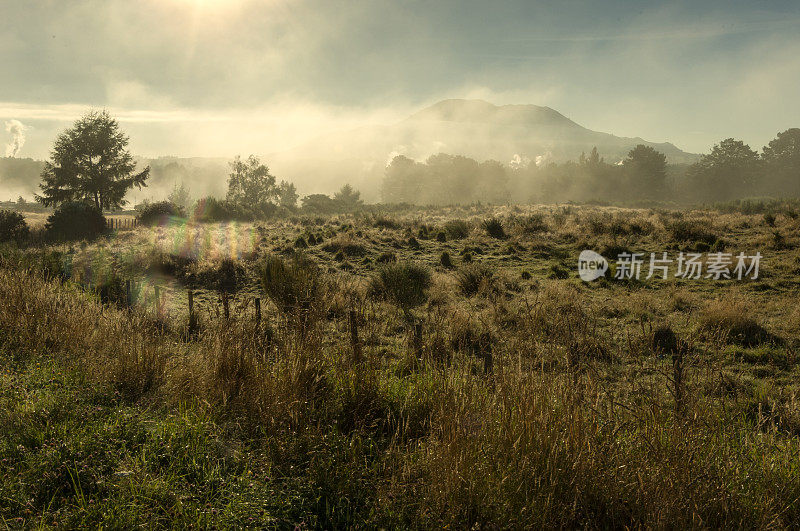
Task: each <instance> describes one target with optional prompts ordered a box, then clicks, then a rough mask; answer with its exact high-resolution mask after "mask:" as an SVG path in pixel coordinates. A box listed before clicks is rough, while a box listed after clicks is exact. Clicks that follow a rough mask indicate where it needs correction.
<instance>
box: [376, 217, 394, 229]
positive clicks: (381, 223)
mask: <svg viewBox="0 0 800 531" xmlns="http://www.w3.org/2000/svg"><path fill="white" fill-rule="evenodd" d="M372 226H373V227H375V228H379V229H399V228H400V224H399V223H398V222H397V221H395V220H393V219H392V218H387V217H386V216H376V217H375V219H374V220H373V222H372Z"/></svg>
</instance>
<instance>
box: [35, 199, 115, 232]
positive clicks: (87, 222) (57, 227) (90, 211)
mask: <svg viewBox="0 0 800 531" xmlns="http://www.w3.org/2000/svg"><path fill="white" fill-rule="evenodd" d="M105 230H106V218H104V217H103V213H102V212H100V209H98V208H97V207H96V206H94V205H92V204H90V203H84V202H81V201H75V202H70V203H64V204H62V205H61V206H59V207H58V208H56V209H55V211H54V212H53V213H52V214H50V216H49V217H48V218H47V223H46V224H45V231H46V234H47V236H48V237H49V238H51V239H54V240H83V239H87V240H89V239H93V238H96V237H97V236H99V235H101V234H103V232H105Z"/></svg>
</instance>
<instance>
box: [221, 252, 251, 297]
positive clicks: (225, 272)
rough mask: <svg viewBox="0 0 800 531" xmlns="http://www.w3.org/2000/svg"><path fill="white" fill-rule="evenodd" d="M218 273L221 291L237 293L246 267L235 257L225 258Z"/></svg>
mask: <svg viewBox="0 0 800 531" xmlns="http://www.w3.org/2000/svg"><path fill="white" fill-rule="evenodd" d="M216 273H217V290H218V291H219V292H220V293H235V292H236V289H237V288H238V286H239V284H241V280H242V279H243V277H244V275H245V273H244V268H243V267H242V266H241V265H240V264H239V262H237V261H236V260H234V259H233V258H223V259H222V262H220V264H219V267H218V268H217V271H216Z"/></svg>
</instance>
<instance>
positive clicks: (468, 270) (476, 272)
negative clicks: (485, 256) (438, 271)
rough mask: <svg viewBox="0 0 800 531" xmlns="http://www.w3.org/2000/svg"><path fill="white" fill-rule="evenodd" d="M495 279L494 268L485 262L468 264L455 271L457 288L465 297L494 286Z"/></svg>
mask: <svg viewBox="0 0 800 531" xmlns="http://www.w3.org/2000/svg"><path fill="white" fill-rule="evenodd" d="M495 280H496V279H495V273H494V269H492V268H491V267H490V266H488V265H486V264H480V263H479V264H470V265H468V266H465V267H462V268H461V269H460V270H458V271H457V272H456V282H458V288H459V289H460V290H461V293H463V294H464V295H465V296H467V297H471V296H473V295H475V294H477V293H478V292H479V291H482V290H484V289H489V288H492V287H494V283H495Z"/></svg>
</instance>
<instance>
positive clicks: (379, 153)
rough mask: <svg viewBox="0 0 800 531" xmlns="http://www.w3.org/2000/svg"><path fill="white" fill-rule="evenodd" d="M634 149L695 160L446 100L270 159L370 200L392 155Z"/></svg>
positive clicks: (562, 121) (539, 112) (552, 154)
mask: <svg viewBox="0 0 800 531" xmlns="http://www.w3.org/2000/svg"><path fill="white" fill-rule="evenodd" d="M637 144H645V145H648V146H652V147H653V148H655V149H657V150H658V151H661V152H662V153H664V154H665V155H666V156H667V161H668V162H669V163H671V164H675V163H689V162H694V161H696V160H697V159H698V158H699V156H698V155H696V154H692V153H687V152H685V151H682V150H680V149H679V148H677V147H676V146H674V145H673V144H670V143H655V142H648V141H646V140H643V139H642V138H638V137H637V138H627V137H619V136H615V135H612V134H609V133H602V132H598V131H592V130H590V129H587V128H585V127H583V126H581V125H579V124H577V123H575V122H573V121H572V120H570V119H569V118H567V117H566V116H564V115H563V114H561V113H559V112H558V111H556V110H554V109H551V108H549V107H540V106H537V105H502V106H497V105H493V104H491V103H488V102H486V101H482V100H458V99H451V100H444V101H440V102H439V103H436V104H434V105H432V106H430V107H427V108H425V109H423V110H421V111H419V112H417V113H415V114H413V115H411V116H409V117H408V118H406V119H404V120H402V121H400V122H398V123H395V124H392V125H386V126H371V127H363V128H359V129H355V130H352V131H348V132H343V133H338V134H335V135H329V136H324V137H320V138H317V139H315V140H313V141H311V142H307V143H305V144H303V145H301V146H298V147H296V148H294V149H292V150H289V151H286V152H283V153H276V154H273V155H270V156H269V158H268V160H269V163H270V166H271V167H272V169H273V170H274V173H275V174H276V175H280V176H281V177H283V178H286V179H289V180H292V181H295V182H296V183H297V184H298V186H299V187H300V188H301V189H302V190H307V189H310V190H312V191H322V192H329V191H331V190H333V189H334V188H336V187H337V186H338V185H339V184H340V183H341V182H342V181H348V182H351V183H352V184H353V185H354V186H356V187H358V188H361V189H362V190H363V191H364V192H365V193H366V194H367V196H368V197H370V198H375V197H377V192H378V190H379V188H380V180H381V178H382V176H383V170H384V168H385V166H386V164H387V162H388V161H389V160H391V159H392V158H393V156H395V155H400V154H402V155H406V156H408V157H411V158H414V159H417V160H420V159H425V158H427V157H428V156H430V155H433V154H436V153H440V152H444V153H449V154H453V155H466V156H469V157H472V158H475V159H477V160H481V161H482V160H487V159H494V160H498V161H500V162H503V163H508V162H510V161H511V160H514V159H515V158H517V157H518V158H519V159H521V160H525V159H530V160H532V161H536V159H537V157H540V160H544V161H548V160H552V161H555V162H558V161H565V160H577V159H578V157H580V154H581V153H582V152H586V153H588V152H589V151H591V149H592V147H595V146H596V147H597V149H598V151H599V152H600V154H601V156H603V157H605V159H606V160H607V161H609V162H612V163H613V162H617V161H619V160H621V159H622V158H624V157H625V155H626V154H627V153H628V151H630V150H631V148H633V147H634V146H636V145H637Z"/></svg>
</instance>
